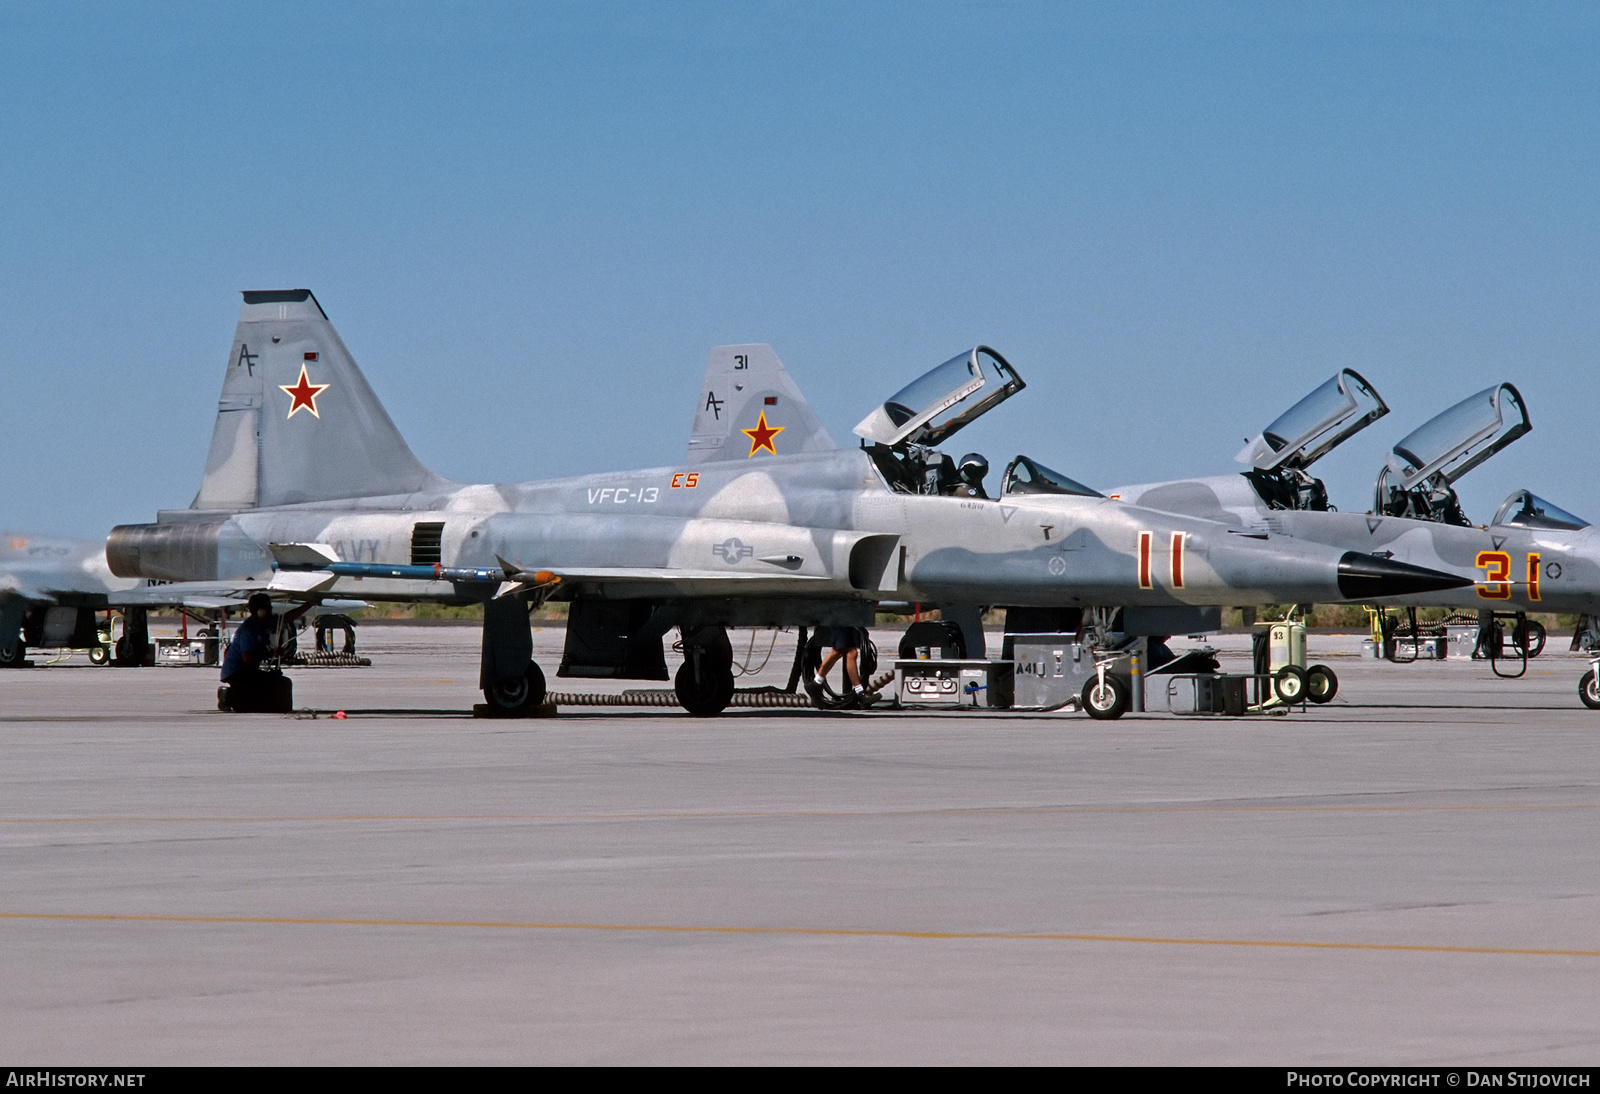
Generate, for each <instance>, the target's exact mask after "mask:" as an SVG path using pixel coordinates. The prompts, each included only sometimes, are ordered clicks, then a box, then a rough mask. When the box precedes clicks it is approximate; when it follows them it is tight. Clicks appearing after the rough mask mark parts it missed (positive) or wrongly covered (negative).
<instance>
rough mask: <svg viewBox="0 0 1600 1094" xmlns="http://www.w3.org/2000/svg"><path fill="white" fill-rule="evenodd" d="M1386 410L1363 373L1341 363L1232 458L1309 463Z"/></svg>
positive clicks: (1275, 465)
mask: <svg viewBox="0 0 1600 1094" xmlns="http://www.w3.org/2000/svg"><path fill="white" fill-rule="evenodd" d="M1387 413H1389V408H1388V406H1387V405H1386V404H1385V403H1384V401H1383V398H1382V397H1381V396H1380V395H1379V394H1378V392H1377V391H1376V389H1374V388H1373V386H1372V385H1371V384H1369V383H1367V381H1366V380H1365V379H1363V378H1362V377H1361V374H1360V373H1358V372H1356V371H1354V370H1353V369H1348V368H1347V369H1342V370H1340V372H1339V374H1338V375H1336V376H1334V377H1333V378H1332V379H1331V380H1328V381H1326V382H1325V383H1323V384H1322V385H1321V386H1320V387H1318V388H1317V389H1316V390H1315V391H1313V392H1312V393H1311V394H1310V395H1307V396H1306V397H1305V398H1304V399H1301V400H1300V401H1299V402H1298V403H1296V404H1294V406H1292V407H1290V408H1289V409H1288V410H1286V411H1284V412H1283V413H1282V414H1280V415H1279V416H1278V417H1277V418H1276V419H1275V420H1274V421H1273V423H1272V424H1271V425H1269V426H1267V428H1266V429H1264V430H1262V431H1261V432H1260V434H1258V435H1257V436H1256V438H1255V439H1254V440H1251V441H1248V442H1246V444H1245V446H1244V448H1243V449H1241V450H1240V452H1239V454H1238V455H1237V456H1235V457H1234V459H1236V460H1238V461H1239V462H1240V463H1247V464H1250V465H1251V466H1253V467H1255V468H1256V469H1258V470H1261V471H1276V470H1277V469H1279V468H1283V467H1294V468H1306V467H1310V466H1311V465H1312V464H1313V463H1315V462H1316V461H1317V460H1319V459H1321V458H1322V457H1323V456H1326V455H1327V454H1328V453H1329V452H1331V451H1332V450H1333V449H1334V448H1335V447H1337V446H1338V445H1340V444H1343V443H1344V442H1345V441H1346V440H1348V439H1349V438H1350V437H1352V436H1354V435H1355V434H1357V433H1359V432H1361V431H1362V430H1363V429H1365V428H1367V426H1369V425H1371V424H1372V423H1373V422H1375V421H1377V420H1378V419H1379V418H1381V417H1383V416H1384V415H1385V414H1387Z"/></svg>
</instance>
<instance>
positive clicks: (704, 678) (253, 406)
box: [107, 289, 1462, 714]
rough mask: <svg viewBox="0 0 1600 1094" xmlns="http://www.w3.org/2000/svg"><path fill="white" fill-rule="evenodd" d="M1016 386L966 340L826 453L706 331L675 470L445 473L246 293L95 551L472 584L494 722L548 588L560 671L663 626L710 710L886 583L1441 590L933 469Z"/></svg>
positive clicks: (521, 666) (625, 655) (691, 694)
mask: <svg viewBox="0 0 1600 1094" xmlns="http://www.w3.org/2000/svg"><path fill="white" fill-rule="evenodd" d="M1021 386H1022V382H1021V379H1020V377H1018V376H1017V374H1016V372H1015V370H1013V369H1012V368H1011V366H1010V365H1009V364H1008V363H1007V362H1005V361H1004V360H1003V359H1002V358H1001V357H1000V355H999V354H997V353H995V352H994V351H992V350H990V349H987V348H985V347H978V348H977V349H974V350H971V351H968V352H966V353H963V354H961V355H960V356H958V357H956V358H953V359H952V360H951V361H950V362H947V363H946V364H945V365H943V366H940V367H939V368H938V369H935V370H933V372H931V373H929V374H928V375H927V376H925V377H923V378H922V379H921V380H919V381H918V382H917V383H915V384H912V385H910V386H909V387H907V388H906V389H905V390H903V391H902V392H901V393H900V394H899V395H897V396H896V397H895V398H893V399H891V400H889V401H888V402H886V403H884V404H883V406H882V408H881V415H878V414H875V415H874V416H873V418H871V419H869V422H870V423H873V424H870V425H869V424H868V423H863V425H864V427H866V428H867V429H868V430H869V432H870V434H871V436H870V437H869V438H868V439H869V440H871V441H872V445H873V447H872V448H870V449H867V450H860V449H840V448H839V447H837V446H836V445H835V444H834V442H833V440H832V439H831V438H830V437H829V436H828V434H827V431H826V430H825V429H824V428H823V427H822V425H821V423H820V422H819V421H818V419H817V417H816V415H815V414H814V413H813V412H812V410H811V407H810V406H809V405H808V404H807V403H806V401H805V399H804V398H803V397H802V396H801V395H800V392H799V390H798V388H796V386H795V384H794V382H793V380H792V379H791V378H790V376H789V374H788V372H787V371H786V370H785V369H784V368H783V366H782V364H780V363H779V361H778V358H777V356H776V355H775V354H774V353H773V352H772V350H771V349H770V348H769V347H767V346H763V345H742V346H722V347H718V348H717V349H714V350H712V351H711V357H710V362H709V364H708V367H707V370H706V377H705V383H704V385H703V387H702V389H701V393H700V395H699V397H698V400H697V404H696V405H697V412H696V416H695V420H694V426H693V430H692V433H691V437H690V442H689V449H688V453H687V455H686V458H685V459H684V461H683V462H682V463H681V464H677V465H675V466H666V467H658V468H652V469H649V470H644V471H630V472H616V473H605V474H599V475H586V476H581V477H577V478H569V479H560V480H553V481H546V482H525V483H503V484H483V485H463V484H459V483H454V482H450V481H447V480H445V479H443V478H441V477H440V476H438V475H436V474H434V473H433V472H432V471H430V470H428V469H427V468H425V467H424V466H423V465H422V464H421V463H420V462H419V461H418V460H417V458H416V457H415V456H414V455H413V454H412V452H411V450H410V448H409V447H407V445H406V443H405V441H404V440H403V439H402V438H401V436H400V434H399V432H398V431H397V430H396V429H395V427H394V424H393V422H392V421H391V420H390V419H389V416H388V414H387V413H385V411H384V409H383V407H382V405H381V404H380V403H379V402H378V399H377V397H376V396H375V395H374V394H373V392H372V389H371V388H370V387H369V386H368V384H367V381H366V379H365V377H363V375H362V373H361V371H360V370H359V369H358V368H357V367H356V364H355V362H354V360H352V359H351V357H350V354H349V352H348V351H347V350H346V349H345V346H344V344H343V342H342V341H340V339H339V336H338V334H337V333H336V332H335V331H334V329H333V326H332V325H331V324H330V323H329V322H328V319H327V316H326V315H325V314H324V313H323V310H322V308H321V306H320V305H319V304H318V303H317V301H316V299H315V297H313V296H312V294H311V293H310V292H309V291H307V290H304V289H297V290H288V291H269V292H247V293H245V294H244V304H243V307H242V309H241V314H240V319H239V325H238V328H237V331H236V333H235V336H234V342H233V348H232V350H231V351H230V354H229V358H228V363H227V367H226V375H225V378H224V381H223V388H222V396H221V400H220V402H219V404H218V412H217V419H216V423H215V427H214V431H213V435H212V443H211V449H210V454H209V456H208V458H207V462H206V467H205V472H204V475H203V477H202V480H201V486H200V491H199V493H198V495H197V496H196V498H195V500H194V502H193V504H192V505H191V507H190V508H188V509H181V510H166V511H162V512H161V513H159V514H158V515H157V520H156V522H155V523H153V524H144V525H125V526H122V527H119V528H116V529H114V530H113V532H112V533H111V536H110V538H109V539H108V541H107V558H108V561H109V564H110V567H111V570H112V572H113V573H114V574H117V575H119V576H122V577H137V578H156V579H163V580H183V581H194V580H202V581H217V580H240V579H264V580H269V582H270V587H271V589H272V590H273V591H274V592H275V594H276V595H278V596H281V597H283V598H286V599H293V600H302V601H307V600H316V599H320V598H323V597H328V596H340V597H357V598H360V599H363V600H409V601H418V600H433V601H444V602H449V603H469V602H473V601H479V602H482V603H483V604H484V607H485V612H484V631H483V655H482V664H481V670H480V686H481V688H482V690H483V694H484V697H485V699H486V700H487V702H488V704H489V706H490V707H491V709H493V710H494V711H496V712H500V713H506V714H521V713H528V712H531V711H532V710H533V709H534V708H536V707H537V706H538V705H539V704H540V702H541V701H542V698H543V696H544V692H545V682H544V675H543V673H542V671H541V670H540V668H539V666H538V665H537V664H534V663H533V661H532V636H531V628H530V626H529V622H528V607H529V604H530V603H537V602H540V601H543V600H545V599H547V598H550V597H558V598H560V599H564V600H568V601H570V602H571V614H570V617H569V623H568V629H567V639H566V648H565V651H564V654H563V657H562V662H561V667H560V669H559V673H560V674H561V675H568V676H613V677H623V678H629V679H665V678H667V668H666V664H665V658H664V653H663V650H662V638H663V636H664V635H665V634H666V633H667V631H668V630H670V629H672V628H676V629H677V630H678V632H679V635H680V643H679V645H678V646H677V647H675V648H681V649H682V651H683V654H684V661H683V664H682V666H681V667H680V668H679V669H678V672H677V674H676V677H675V687H676V691H677V693H678V697H679V699H680V701H681V702H682V703H683V705H684V706H685V707H686V708H688V709H689V710H691V711H693V712H695V713H701V714H710V713H715V712H718V711H720V710H722V709H723V708H724V707H725V706H726V705H727V704H728V702H729V699H730V698H731V696H732V693H733V674H732V669H731V661H732V654H731V647H730V645H729V642H728V638H727V634H726V628H727V627H729V626H754V625H812V626H814V625H835V626H841V625H842V626H853V627H860V626H865V625H867V624H868V623H869V622H871V620H872V618H873V613H874V608H875V605H876V603H877V602H879V601H882V600H894V601H917V602H922V603H926V604H942V605H947V606H949V607H950V608H951V610H952V612H953V613H954V614H957V615H960V614H962V613H963V612H965V613H966V615H967V618H969V619H975V618H976V609H977V606H979V605H1025V606H1041V607H1084V606H1094V605H1119V606H1128V607H1134V608H1152V609H1189V608H1193V607H1196V606H1204V605H1217V604H1231V603H1240V602H1243V603H1252V602H1257V601H1262V602H1265V601H1283V600H1306V601H1321V602H1328V601H1339V600H1368V599H1372V598H1374V597H1380V596H1387V595H1397V594H1401V593H1406V592H1417V591H1419V590H1424V589H1436V588H1445V587H1449V586H1451V585H1454V584H1460V583H1462V580H1461V579H1460V578H1457V577H1453V576H1449V575H1445V574H1440V573H1436V572H1434V571H1430V570H1425V569H1421V568H1419V567H1414V566H1408V565H1404V564H1402V563H1399V562H1394V561H1390V560H1385V559H1379V558H1374V557H1372V556H1371V555H1367V554H1358V553H1353V552H1348V551H1342V550H1337V549H1333V548H1329V547H1325V546H1322V545H1319V544H1315V543H1310V542H1304V541H1296V540H1291V539H1288V538H1280V537H1277V536H1255V535H1236V534H1234V533H1233V532H1231V531H1229V530H1228V528H1227V527H1225V526H1223V525H1219V524H1216V523H1213V522H1212V521H1210V520H1202V519H1194V518H1190V517H1186V516H1180V515H1167V514H1160V513H1157V512H1155V511H1152V510H1148V509H1143V508H1140V507H1137V506H1132V505H1126V504H1119V503H1117V502H1113V501H1111V500H1109V499H1106V498H1102V497H1092V496H1084V495H1077V496H1071V497H1067V496H1060V495H1052V496H1050V497H1049V498H1048V499H1044V500H1047V501H1048V504H1042V503H1041V497H1040V496H1037V495H1029V494H1022V493H1019V494H1016V495H1015V496H1012V497H1006V498H1001V499H999V500H989V499H986V498H983V497H978V496H973V495H972V494H971V493H970V492H968V493H966V494H964V495H963V496H952V495H950V494H946V493H941V492H937V490H938V484H939V481H940V478H939V475H938V474H937V473H935V474H934V475H933V478H932V486H931V487H930V479H929V465H928V462H927V460H928V453H929V451H930V450H929V449H928V447H927V446H928V445H929V444H931V443H936V442H937V439H938V438H939V437H941V436H946V435H948V434H949V433H950V432H952V431H953V430H954V429H955V428H959V427H960V425H962V424H964V423H965V422H967V421H970V420H971V419H972V418H973V417H975V416H976V415H977V414H980V413H983V412H984V411H985V410H987V409H989V408H990V407H992V406H993V405H995V404H996V403H998V402H999V401H1000V400H1002V399H1004V398H1006V397H1007V396H1008V395H1009V394H1011V393H1012V392H1013V391H1015V390H1019V389H1020V388H1021ZM930 489H931V490H933V491H934V492H930Z"/></svg>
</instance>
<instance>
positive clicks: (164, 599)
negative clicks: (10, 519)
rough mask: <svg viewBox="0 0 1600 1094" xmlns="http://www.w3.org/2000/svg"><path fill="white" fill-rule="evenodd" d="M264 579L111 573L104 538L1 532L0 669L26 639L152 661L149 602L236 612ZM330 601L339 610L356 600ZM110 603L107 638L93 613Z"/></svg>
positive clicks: (21, 659) (112, 660) (127, 661)
mask: <svg viewBox="0 0 1600 1094" xmlns="http://www.w3.org/2000/svg"><path fill="white" fill-rule="evenodd" d="M265 584H266V583H265V582H250V581H245V582H183V583H173V582H167V581H150V580H145V579H139V578H124V577H117V576H116V575H115V574H113V573H112V572H111V570H110V569H109V567H107V565H106V548H105V542H104V541H103V540H82V539H65V538H61V537H58V536H40V535H34V534H31V533H26V532H0V668H14V667H17V666H19V665H24V664H26V663H27V655H28V647H29V646H33V647H44V648H48V649H73V650H87V651H88V653H89V660H90V661H91V662H93V663H94V664H97V665H106V664H113V665H129V666H136V665H147V664H151V663H152V658H151V654H150V640H149V627H148V622H147V613H148V612H149V611H150V610H151V609H153V608H182V609H184V610H186V611H187V612H189V613H190V614H191V615H194V616H197V617H206V618H209V619H211V620H213V621H214V620H216V619H217V618H218V617H220V616H222V615H224V614H225V613H226V612H228V611H240V612H242V611H243V610H244V605H245V600H246V598H247V597H248V596H249V595H250V593H251V592H253V591H256V590H258V589H260V588H263V587H264V586H265ZM330 606H331V607H332V608H335V609H337V610H338V611H341V612H342V611H350V610H352V609H354V608H359V607H362V606H363V605H361V604H359V603H353V604H352V603H342V604H341V603H334V604H332V605H330ZM112 610H116V611H118V612H120V614H121V616H122V627H121V633H120V634H117V635H116V637H115V638H114V639H113V640H112V641H111V642H110V643H109V644H108V642H107V641H106V640H107V639H108V638H110V637H111V632H110V628H109V623H108V625H107V627H106V628H105V629H104V630H103V629H102V627H101V625H100V616H101V614H102V613H107V612H110V611H112ZM314 618H315V617H314V616H309V617H307V622H311V621H312V620H313V619H314ZM338 618H340V619H343V617H342V616H341V617H338Z"/></svg>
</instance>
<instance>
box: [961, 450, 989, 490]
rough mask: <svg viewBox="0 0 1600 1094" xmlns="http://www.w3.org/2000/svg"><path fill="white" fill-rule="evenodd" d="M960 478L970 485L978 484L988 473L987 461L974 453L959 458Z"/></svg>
mask: <svg viewBox="0 0 1600 1094" xmlns="http://www.w3.org/2000/svg"><path fill="white" fill-rule="evenodd" d="M960 468H961V478H962V479H963V480H964V481H966V482H970V483H980V482H982V481H983V477H984V476H985V475H987V474H988V473H989V461H988V460H986V459H984V458H983V457H982V456H980V455H979V454H978V453H976V452H968V453H967V454H966V455H965V456H962V457H961V465H960Z"/></svg>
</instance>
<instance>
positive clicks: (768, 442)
mask: <svg viewBox="0 0 1600 1094" xmlns="http://www.w3.org/2000/svg"><path fill="white" fill-rule="evenodd" d="M788 428H789V427H788V426H786V425H780V426H777V427H776V428H774V427H773V426H770V425H768V424H767V412H766V411H765V410H763V411H762V412H761V417H759V418H757V419H756V425H755V428H754V429H741V430H739V432H740V433H743V434H744V435H745V436H746V437H749V438H750V456H754V455H755V454H756V453H757V452H760V451H761V450H762V449H763V448H765V449H766V450H767V451H768V452H771V453H772V454H773V455H774V456H776V455H777V454H778V449H777V448H776V446H774V445H773V443H772V439H773V438H774V437H776V436H777V435H778V434H779V433H782V432H783V431H784V430H785V429H788ZM745 458H746V459H749V458H750V457H749V456H746V457H745Z"/></svg>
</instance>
